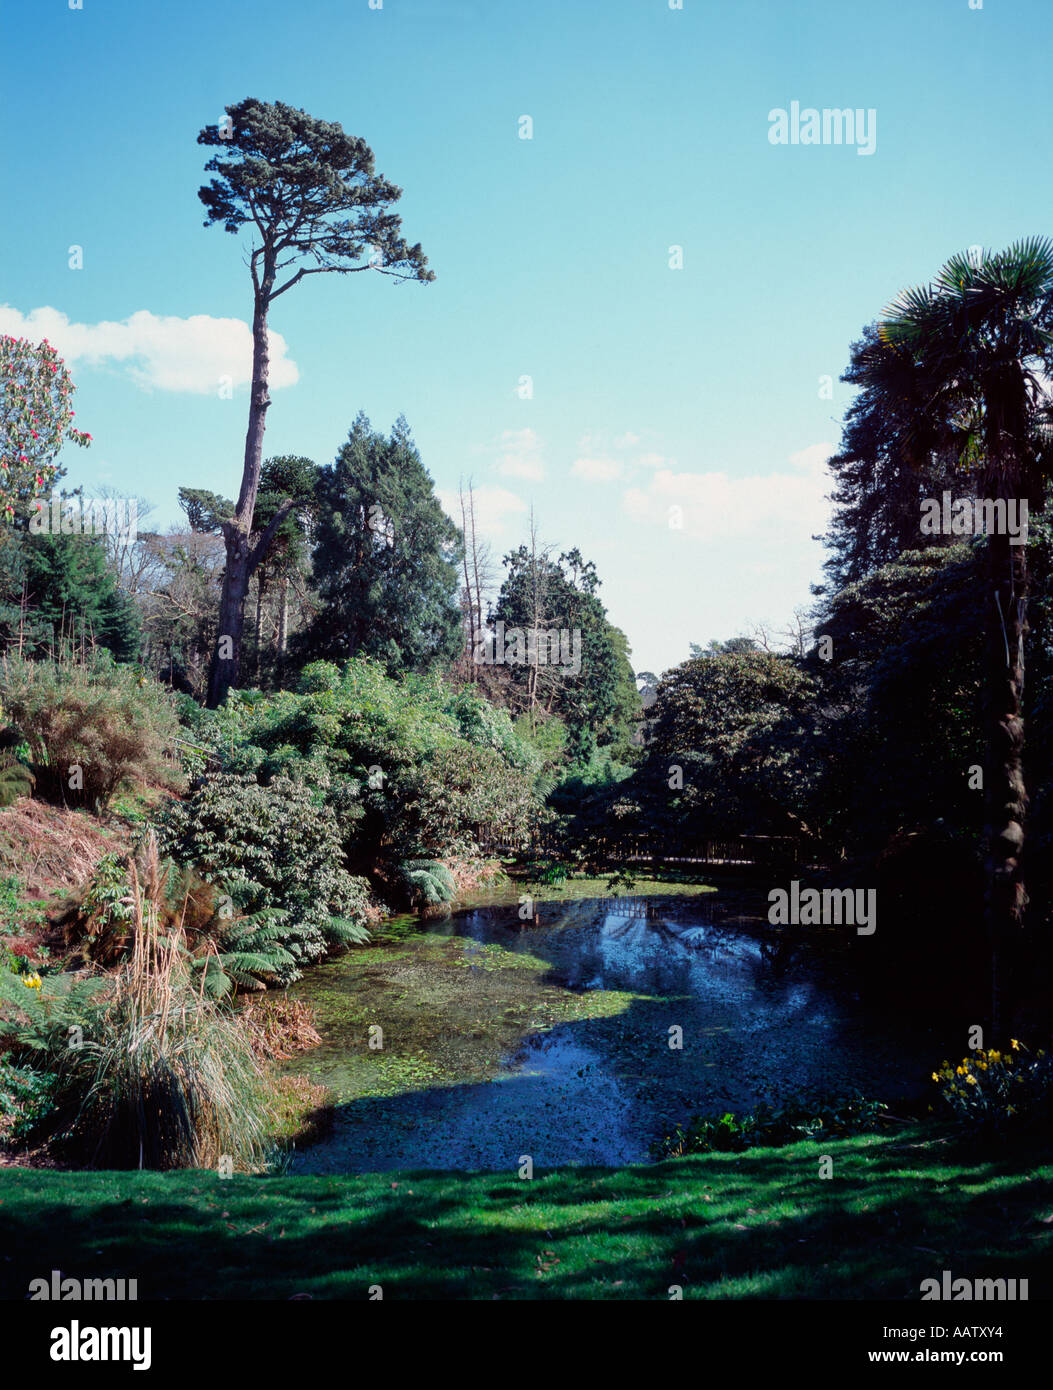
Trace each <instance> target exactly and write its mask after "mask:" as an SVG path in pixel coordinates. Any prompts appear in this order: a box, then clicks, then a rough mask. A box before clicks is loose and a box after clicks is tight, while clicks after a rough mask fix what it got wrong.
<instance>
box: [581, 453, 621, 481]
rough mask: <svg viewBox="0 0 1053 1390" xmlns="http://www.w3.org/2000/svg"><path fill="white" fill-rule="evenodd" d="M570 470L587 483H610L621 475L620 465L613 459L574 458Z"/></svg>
mask: <svg viewBox="0 0 1053 1390" xmlns="http://www.w3.org/2000/svg"><path fill="white" fill-rule="evenodd" d="M570 471H571V472H572V473H573V474H574V475H575V476H576V477H578V478H584V479H585V481H586V482H587V483H612V482H614V480H615V478H620V477H621V475H622V466H621V464H620V463H618V462H617V461H616V460H615V459H608V458H580V459H575V460H574V462H573V464H572V465H571V470H570Z"/></svg>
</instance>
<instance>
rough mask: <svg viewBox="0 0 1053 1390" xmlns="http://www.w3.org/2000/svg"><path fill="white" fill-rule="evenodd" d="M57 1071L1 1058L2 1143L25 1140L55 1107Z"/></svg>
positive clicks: (0, 1134)
mask: <svg viewBox="0 0 1053 1390" xmlns="http://www.w3.org/2000/svg"><path fill="white" fill-rule="evenodd" d="M57 1081H58V1078H57V1076H56V1075H55V1073H54V1072H42V1071H37V1070H36V1068H34V1067H31V1066H16V1065H15V1064H14V1063H13V1062H11V1061H9V1060H8V1059H7V1058H6V1057H0V1144H8V1143H11V1142H16V1143H17V1142H18V1141H19V1140H20V1139H25V1138H26V1137H27V1136H28V1135H30V1134H31V1133H32V1132H33V1130H35V1129H36V1128H37V1126H38V1125H40V1124H41V1123H42V1122H43V1121H44V1120H45V1119H46V1118H47V1117H48V1116H49V1115H50V1114H51V1113H52V1112H53V1111H54V1109H55V1087H56V1083H57Z"/></svg>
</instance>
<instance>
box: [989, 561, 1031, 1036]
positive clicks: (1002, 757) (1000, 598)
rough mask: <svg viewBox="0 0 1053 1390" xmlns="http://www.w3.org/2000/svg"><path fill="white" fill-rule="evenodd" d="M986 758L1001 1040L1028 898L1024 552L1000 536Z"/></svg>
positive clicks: (992, 569) (992, 577)
mask: <svg viewBox="0 0 1053 1390" xmlns="http://www.w3.org/2000/svg"><path fill="white" fill-rule="evenodd" d="M987 556H988V565H989V581H990V583H989V591H990V593H991V601H990V607H989V610H988V615H987V616H988V632H987V639H988V640H987V650H988V657H989V661H990V676H989V680H988V682H987V688H988V710H987V726H988V727H987V756H986V764H987V765H986V768H985V773H984V795H985V822H986V824H985V833H984V839H985V842H986V847H987V864H986V868H987V874H986V881H987V889H986V901H985V904H984V906H985V918H986V927H987V932H988V942H989V948H990V954H991V1031H992V1034H993V1035H994V1043H995V1045H997V1044H998V1043H1000V1042H1003V1041H1004V1037H1003V1031H1004V1029H1005V1028H1006V1027H1007V1026H1008V1024H1009V1022H1010V1021H1011V1016H1012V1015H1011V1000H1010V997H1009V984H1008V981H1007V974H1008V970H1007V966H1008V961H1007V956H1008V954H1009V951H1010V948H1011V947H1012V945H1013V944H1014V943H1015V941H1016V939H1017V937H1018V934H1019V930H1020V928H1021V925H1022V923H1023V916H1024V909H1025V907H1026V906H1027V893H1026V890H1025V888H1024V882H1023V877H1022V873H1021V855H1022V851H1023V847H1024V823H1025V818H1026V815H1027V791H1026V789H1025V786H1024V768H1023V749H1024V718H1023V694H1024V634H1025V632H1026V630H1027V597H1028V572H1027V551H1026V547H1025V546H1023V545H1011V544H1010V543H1009V537H1008V536H1007V535H1005V534H992V535H990V536H989V537H988V542H987Z"/></svg>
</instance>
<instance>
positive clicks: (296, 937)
mask: <svg viewBox="0 0 1053 1390" xmlns="http://www.w3.org/2000/svg"><path fill="white" fill-rule="evenodd" d="M160 838H161V848H162V851H163V852H165V853H167V854H170V855H171V856H172V857H174V858H175V859H177V860H178V861H180V862H181V863H183V864H187V865H195V866H197V868H198V869H199V870H200V872H201V874H202V875H203V876H204V878H205V879H207V880H208V881H209V882H211V883H213V884H215V885H217V886H218V887H220V888H221V889H222V891H223V892H225V893H227V894H229V896H230V898H231V900H232V904H231V906H230V907H229V908H228V909H227V918H226V920H229V922H230V925H229V927H228V928H227V930H226V935H225V938H224V941H223V943H221V944H222V945H223V946H224V947H225V948H226V949H228V950H229V951H240V952H242V953H254V954H257V955H260V956H261V959H262V957H263V955H265V954H266V951H265V949H264V948H273V949H271V950H270V954H269V957H268V959H269V967H270V968H272V969H273V975H274V978H275V980H276V981H277V983H279V984H288V983H289V982H290V981H292V980H294V979H296V978H298V976H299V974H300V972H301V970H302V968H303V967H304V966H305V965H309V964H310V963H311V962H312V961H315V960H317V959H318V958H319V957H320V956H322V955H323V954H324V953H325V951H326V950H327V949H328V948H329V947H330V946H332V945H336V944H340V943H345V944H351V943H355V942H362V941H366V940H368V939H369V934H368V932H367V931H366V930H365V926H364V923H365V920H366V909H367V904H368V898H369V890H368V885H367V884H366V883H364V882H363V881H362V880H361V879H359V878H355V877H353V876H352V875H351V874H349V873H348V872H347V870H346V869H345V868H344V867H343V850H342V847H341V839H340V833H339V829H338V826H337V822H336V817H335V815H334V814H333V811H332V809H331V808H330V807H329V806H328V805H326V804H325V803H324V802H321V801H319V800H316V799H315V795H314V794H313V793H312V791H311V789H310V788H309V787H308V786H307V785H305V784H304V783H302V782H295V781H293V780H291V779H290V778H288V777H275V778H274V779H273V780H272V781H270V782H269V783H266V784H262V783H260V782H259V781H257V779H256V777H255V776H254V775H253V774H252V773H250V772H231V771H225V770H216V771H213V772H209V773H207V774H206V775H205V776H204V777H203V778H202V779H201V780H200V781H199V783H198V785H197V786H196V787H195V788H194V790H193V792H192V793H191V795H190V797H189V798H188V799H187V800H186V801H185V802H174V803H172V804H171V805H170V806H169V807H168V808H167V810H166V812H165V815H164V818H163V822H162V825H161V827H160Z"/></svg>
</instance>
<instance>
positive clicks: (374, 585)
mask: <svg viewBox="0 0 1053 1390" xmlns="http://www.w3.org/2000/svg"><path fill="white" fill-rule="evenodd" d="M316 525H317V529H316V533H315V549H314V557H313V558H314V577H315V582H316V584H317V586H318V593H319V599H320V601H321V604H322V607H321V611H320V612H319V614H318V616H317V618H316V619H315V621H314V622H313V623H312V625H311V627H310V628H309V629H308V631H307V633H306V634H305V635H304V637H303V638H302V639H301V640H299V641H298V642H297V647H298V649H299V650H300V652H301V653H302V654H303V655H305V656H307V657H310V658H312V659H313V658H326V659H329V660H337V661H339V660H346V659H347V658H349V657H354V656H373V657H376V658H378V659H379V660H381V661H383V662H384V664H385V666H386V667H387V668H388V670H389V671H392V672H398V671H412V670H421V669H423V668H425V667H427V666H429V665H430V664H431V663H432V662H434V661H448V660H449V659H450V658H452V657H453V655H454V654H455V653H456V651H457V649H458V647H459V645H460V641H461V614H460V610H459V607H458V603H457V591H458V564H459V562H460V556H461V534H460V532H459V531H458V529H457V527H456V526H455V525H454V524H453V522H452V521H451V520H450V519H449V517H448V516H447V515H446V513H445V512H444V511H443V510H442V507H441V506H440V504H439V500H438V498H437V497H436V496H435V491H434V486H433V484H432V480H431V477H430V476H429V474H428V472H427V470H426V469H425V467H424V465H423V463H422V462H421V458H420V454H419V453H418V452H417V448H416V445H415V444H414V443H413V440H412V438H411V436H410V432H409V426H408V425H407V424H406V421H405V420H404V419H403V418H402V417H400V418H399V419H398V421H397V422H396V424H395V426H394V429H393V430H392V432H391V435H390V437H389V438H385V436H384V435H383V434H379V433H377V432H376V431H374V430H373V428H372V427H371V425H370V423H369V421H368V420H367V419H366V417H365V415H363V414H359V416H358V418H357V419H356V420H355V423H354V425H353V426H352V428H351V432H350V434H349V435H348V439H347V443H346V444H345V445H344V446H343V447H342V448H341V450H340V452H339V454H337V456H336V460H335V461H334V463H333V464H332V466H331V467H329V468H325V469H323V470H322V472H321V475H320V477H319V483H318V507H317V523H316Z"/></svg>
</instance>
